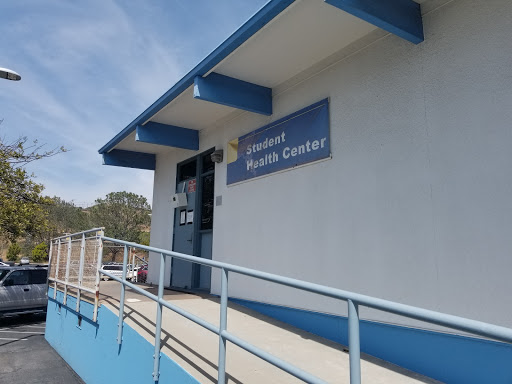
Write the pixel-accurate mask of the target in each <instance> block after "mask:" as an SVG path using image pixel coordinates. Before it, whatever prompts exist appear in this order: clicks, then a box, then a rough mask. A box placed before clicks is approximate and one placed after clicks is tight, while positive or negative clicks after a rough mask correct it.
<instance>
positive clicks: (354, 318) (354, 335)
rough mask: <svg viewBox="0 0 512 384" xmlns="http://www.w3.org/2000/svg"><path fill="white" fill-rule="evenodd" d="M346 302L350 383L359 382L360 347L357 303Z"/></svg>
mask: <svg viewBox="0 0 512 384" xmlns="http://www.w3.org/2000/svg"><path fill="white" fill-rule="evenodd" d="M347 304H348V353H349V364H350V384H361V348H360V343H359V309H358V305H357V303H354V302H353V301H352V300H347Z"/></svg>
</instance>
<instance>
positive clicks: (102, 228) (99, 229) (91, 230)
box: [53, 227, 105, 240]
mask: <svg viewBox="0 0 512 384" xmlns="http://www.w3.org/2000/svg"><path fill="white" fill-rule="evenodd" d="M104 229H105V227H98V228H93V229H88V230H87V231H81V232H76V233H72V234H70V235H62V236H60V237H55V238H53V240H60V239H66V238H68V237H75V236H78V235H82V234H86V233H91V232H99V231H101V232H103V230H104Z"/></svg>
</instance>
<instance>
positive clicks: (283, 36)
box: [150, 0, 377, 130]
mask: <svg viewBox="0 0 512 384" xmlns="http://www.w3.org/2000/svg"><path fill="white" fill-rule="evenodd" d="M375 29H377V27H375V26H373V25H372V24H369V23H367V22H366V21H363V20H361V19H359V18H357V17H355V16H352V15H350V14H348V13H346V12H343V11H341V10H339V9H337V8H335V7H333V6H331V5H329V4H326V3H325V2H324V1H323V0H300V1H297V2H295V3H294V4H292V5H291V6H290V7H289V8H288V9H286V10H285V11H284V12H283V13H282V14H280V15H279V16H278V17H276V18H275V19H274V20H273V21H272V22H270V23H269V25H267V26H266V27H264V28H263V29H262V30H260V31H259V32H257V33H256V34H255V35H254V36H253V37H252V38H250V39H249V40H248V41H247V42H245V43H244V44H243V45H242V46H241V47H239V48H238V49H236V50H235V51H234V52H233V53H232V54H231V55H230V56H228V57H227V58H226V59H224V60H223V61H222V62H221V63H220V64H219V65H217V67H216V68H214V70H213V72H217V73H220V74H223V75H226V76H230V77H234V78H237V79H240V80H244V81H249V82H251V83H255V84H258V85H262V86H266V87H269V88H274V87H276V86H278V85H279V84H282V83H284V82H285V81H286V80H289V79H290V78H292V77H293V76H295V75H297V74H299V73H300V72H302V71H304V70H306V69H308V68H309V67H311V66H312V65H314V64H316V63H318V62H319V61H321V60H323V59H325V58H326V57H328V56H330V55H332V54H333V53H335V52H338V51H339V50H341V49H343V48H345V47H346V46H348V45H350V44H351V43H353V42H355V41H356V40H358V39H360V38H361V37H363V36H365V35H367V34H368V33H370V32H372V31H374V30H375ZM234 111H236V109H235V108H231V107H227V106H223V105H220V104H215V103H210V102H206V101H202V100H197V99H194V97H193V86H191V87H189V88H188V89H187V90H186V91H185V92H183V93H182V94H181V95H180V96H178V97H177V98H175V99H174V100H173V101H171V102H170V103H169V104H168V105H167V106H166V107H164V108H162V109H161V110H160V111H159V112H158V113H157V114H156V115H154V116H153V117H152V118H151V120H150V121H154V122H157V123H162V124H169V125H176V126H179V127H184V128H190V129H197V130H202V129H205V128H208V127H211V126H212V124H213V123H215V122H216V121H219V120H220V119H222V118H225V117H226V116H228V115H229V114H230V113H232V112H234Z"/></svg>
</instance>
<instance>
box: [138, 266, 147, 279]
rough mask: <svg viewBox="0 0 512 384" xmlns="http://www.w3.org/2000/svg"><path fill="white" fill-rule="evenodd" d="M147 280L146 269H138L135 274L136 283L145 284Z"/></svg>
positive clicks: (145, 267)
mask: <svg viewBox="0 0 512 384" xmlns="http://www.w3.org/2000/svg"><path fill="white" fill-rule="evenodd" d="M147 279H148V267H147V266H143V267H140V268H139V271H138V272H137V282H138V283H145V282H146V280H147Z"/></svg>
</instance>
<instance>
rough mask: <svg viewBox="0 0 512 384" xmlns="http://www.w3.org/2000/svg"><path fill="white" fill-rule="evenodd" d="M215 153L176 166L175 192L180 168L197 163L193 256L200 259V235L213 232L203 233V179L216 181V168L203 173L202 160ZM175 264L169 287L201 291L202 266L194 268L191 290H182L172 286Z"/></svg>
mask: <svg viewBox="0 0 512 384" xmlns="http://www.w3.org/2000/svg"><path fill="white" fill-rule="evenodd" d="M214 151H215V147H213V148H210V149H208V150H206V151H204V152H201V153H200V154H198V155H194V156H192V157H190V158H188V159H186V160H183V161H180V162H179V163H177V164H176V182H175V188H174V189H175V191H176V188H177V187H178V184H179V183H180V181H179V176H180V168H181V167H182V166H184V165H186V164H190V163H192V162H193V161H195V163H196V176H195V179H196V196H195V211H196V212H194V223H193V226H194V228H193V237H192V254H193V255H194V256H198V257H201V255H200V252H201V242H200V240H201V237H200V235H201V233H204V232H207V231H213V229H211V230H210V229H208V230H203V231H201V220H202V211H203V210H202V206H201V200H202V199H201V198H202V194H203V177H204V176H208V175H211V174H213V175H214V179H215V168H214V169H213V170H212V171H207V172H203V162H202V161H201V160H202V159H203V157H204V156H206V155H209V154H212V153H213V152H214ZM187 180H190V179H187ZM183 181H186V180H183ZM177 214H179V212H178V209H174V217H173V230H172V248H173V250H174V243H175V242H174V240H175V236H176V228H175V225H174V224H175V223H176V215H177ZM214 220H215V219H214ZM173 264H174V259H172V261H171V276H170V280H169V285H170V287H171V288H173V289H179V290H184V291H198V290H200V289H198V288H197V287H198V286H199V278H200V268H199V267H200V266H199V265H197V264H194V266H193V267H192V279H191V283H190V285H191V288H190V289H182V288H176V287H173V286H172V267H173Z"/></svg>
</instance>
